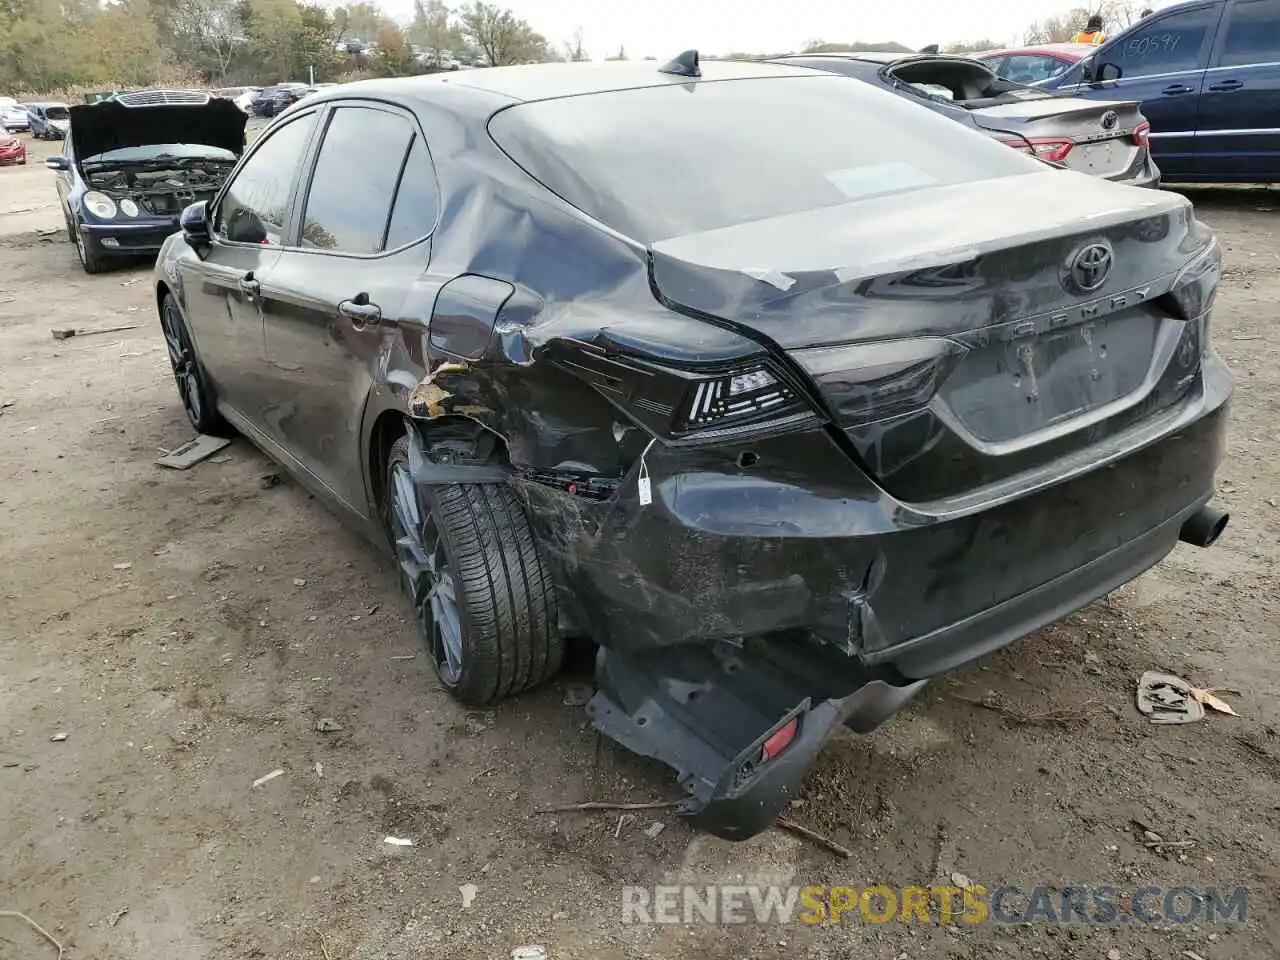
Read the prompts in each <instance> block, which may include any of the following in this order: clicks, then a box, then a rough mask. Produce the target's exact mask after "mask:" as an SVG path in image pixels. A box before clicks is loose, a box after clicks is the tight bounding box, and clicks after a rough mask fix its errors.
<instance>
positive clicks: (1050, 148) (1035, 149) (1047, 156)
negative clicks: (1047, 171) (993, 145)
mask: <svg viewBox="0 0 1280 960" xmlns="http://www.w3.org/2000/svg"><path fill="white" fill-rule="evenodd" d="M1000 142H1001V143H1003V144H1004V145H1005V146H1007V147H1013V149H1015V150H1017V151H1018V152H1019V153H1025V154H1027V155H1028V156H1032V157H1039V158H1040V159H1041V160H1048V161H1049V162H1050V163H1063V162H1064V161H1065V160H1066V159H1067V154H1068V153H1070V152H1071V148H1072V147H1074V146H1075V145H1076V144H1075V141H1074V140H1059V139H1051V138H1044V137H1042V138H1036V137H1013V138H1009V139H1004V138H1001V140H1000Z"/></svg>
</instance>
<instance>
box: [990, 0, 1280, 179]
mask: <svg viewBox="0 0 1280 960" xmlns="http://www.w3.org/2000/svg"><path fill="white" fill-rule="evenodd" d="M1035 55H1036V54H1035V52H1034V49H1032V50H1017V51H1004V52H998V53H993V54H987V55H984V57H983V59H984V61H985V62H987V63H988V64H991V65H992V66H993V67H994V68H995V69H996V70H997V72H999V73H1000V75H1001V76H1008V77H1009V78H1010V79H1018V78H1019V77H1023V78H1026V77H1030V76H1034V75H1039V74H1043V75H1042V76H1039V77H1038V79H1037V80H1036V82H1037V83H1038V84H1039V85H1040V86H1042V87H1043V88H1044V89H1046V90H1053V91H1057V92H1061V93H1066V94H1070V95H1071V96H1075V97H1085V98H1088V99H1093V100H1111V99H1115V98H1122V99H1125V100H1134V101H1137V102H1139V103H1140V104H1141V105H1142V111H1143V113H1144V114H1145V116H1146V118H1147V120H1149V121H1150V122H1151V150H1152V155H1153V156H1154V158H1155V161H1156V162H1157V163H1158V164H1159V165H1160V170H1161V172H1162V174H1163V177H1164V179H1165V181H1166V182H1168V183H1188V182H1209V183H1213V182H1227V183H1237V182H1246V183H1248V182H1263V183H1271V182H1280V0H1190V2H1184V3H1179V4H1176V5H1174V6H1170V7H1166V8H1165V9H1162V10H1158V11H1156V12H1155V13H1153V14H1151V15H1150V16H1148V17H1146V18H1144V19H1142V20H1140V21H1138V22H1137V23H1135V24H1134V25H1133V26H1131V27H1130V28H1129V29H1127V30H1125V31H1123V32H1121V33H1119V34H1117V35H1116V36H1115V37H1113V38H1111V39H1110V40H1109V41H1107V42H1106V43H1104V44H1103V45H1102V46H1101V47H1093V46H1083V45H1077V46H1073V47H1064V46H1057V47H1053V48H1045V49H1044V56H1045V57H1046V59H1049V58H1051V59H1053V60H1054V63H1055V65H1054V66H1051V67H1050V66H1047V65H1046V61H1045V60H1040V61H1031V60H1029V59H1027V58H1028V57H1029V56H1032V57H1033V56H1035ZM1015 62H1016V64H1017V67H1016V69H1017V76H1014V71H1015ZM1001 71H1004V72H1001Z"/></svg>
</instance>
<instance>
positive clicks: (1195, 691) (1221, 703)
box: [1191, 687, 1240, 717]
mask: <svg viewBox="0 0 1280 960" xmlns="http://www.w3.org/2000/svg"><path fill="white" fill-rule="evenodd" d="M1191 693H1192V695H1193V696H1194V697H1195V698H1196V699H1197V700H1199V701H1200V702H1201V703H1203V704H1204V705H1205V706H1206V707H1208V708H1209V709H1211V710H1217V711H1218V712H1219V713H1229V714H1231V716H1233V717H1238V716H1240V714H1238V713H1236V712H1235V711H1234V710H1232V709H1231V704H1229V703H1227V701H1225V700H1219V699H1218V698H1217V697H1215V696H1214V695H1213V694H1212V693H1210V692H1209V691H1208V690H1201V689H1200V688H1199V687H1192V688H1191Z"/></svg>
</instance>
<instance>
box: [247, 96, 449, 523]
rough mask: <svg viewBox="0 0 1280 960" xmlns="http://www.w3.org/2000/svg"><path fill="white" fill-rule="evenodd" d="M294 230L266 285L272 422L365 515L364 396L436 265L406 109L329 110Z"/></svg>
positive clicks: (280, 438)
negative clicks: (409, 300) (410, 298)
mask: <svg viewBox="0 0 1280 960" xmlns="http://www.w3.org/2000/svg"><path fill="white" fill-rule="evenodd" d="M300 192H301V193H302V194H303V196H302V197H301V199H300V215H299V220H298V228H297V231H296V234H295V235H294V237H293V238H292V242H291V243H290V244H289V245H288V247H287V249H286V250H285V251H284V252H283V253H282V254H281V256H280V259H279V261H278V262H277V263H276V266H275V269H274V270H273V271H272V274H271V283H270V288H269V289H267V286H266V285H265V284H264V289H263V311H264V317H265V328H266V341H267V362H268V366H269V368H270V370H271V375H272V377H273V378H274V385H273V391H272V394H273V402H272V405H271V407H270V409H269V410H268V411H267V417H266V420H267V429H268V432H269V434H270V436H271V438H272V439H273V440H275V441H277V442H278V443H279V444H280V445H281V446H282V447H283V448H284V449H285V450H286V451H287V452H288V453H289V454H290V455H291V456H292V457H294V458H295V459H296V460H297V461H298V463H299V464H300V465H301V466H302V468H303V469H304V471H305V472H306V473H307V474H310V475H311V477H313V478H314V479H315V480H316V481H318V483H319V484H320V485H321V486H322V487H323V488H324V490H325V491H326V492H328V493H329V494H331V495H333V496H334V497H335V498H336V499H338V500H339V501H341V502H342V503H344V504H345V505H346V506H348V507H349V508H350V509H351V510H352V512H353V513H355V514H357V515H359V516H362V517H364V516H367V512H368V511H367V509H366V506H367V499H366V496H365V489H364V473H363V470H362V469H361V458H360V437H361V424H362V420H363V417H364V410H365V403H366V400H367V399H368V396H369V392H370V389H371V387H372V385H373V384H374V382H375V377H376V374H377V369H378V365H379V361H380V358H381V357H382V351H383V347H384V345H385V344H386V341H387V340H388V339H390V338H393V337H394V336H395V335H396V330H395V329H394V328H395V327H397V326H398V325H399V324H400V323H401V321H402V319H403V318H402V316H401V308H402V306H403V305H404V303H405V300H406V297H407V295H408V292H409V290H410V288H411V287H413V285H414V284H415V281H417V280H418V279H419V278H420V277H421V276H422V274H423V272H424V271H425V270H426V268H427V265H428V263H429V261H430V253H431V244H430V239H429V237H430V235H431V233H432V231H433V230H434V228H435V224H436V220H437V218H438V214H439V209H440V204H439V193H438V189H437V186H436V178H435V170H434V168H433V166H432V163H431V157H430V154H429V152H428V149H427V144H426V142H425V140H424V138H423V136H422V132H421V130H420V129H419V126H418V124H417V122H416V121H415V119H414V118H413V117H412V115H411V114H409V113H407V112H405V111H402V110H400V109H398V108H396V107H393V106H390V105H387V104H382V103H375V102H372V101H338V102H336V103H335V104H334V106H333V107H332V108H331V109H329V110H328V112H327V116H326V121H325V130H324V134H323V139H322V140H321V142H320V146H319V150H318V152H317V153H316V159H315V164H314V167H313V169H312V171H311V174H310V177H309V181H304V188H303V190H301V191H300Z"/></svg>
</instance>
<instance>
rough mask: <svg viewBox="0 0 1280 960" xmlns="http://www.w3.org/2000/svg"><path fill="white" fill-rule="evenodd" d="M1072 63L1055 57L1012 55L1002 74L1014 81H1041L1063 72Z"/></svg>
mask: <svg viewBox="0 0 1280 960" xmlns="http://www.w3.org/2000/svg"><path fill="white" fill-rule="evenodd" d="M1068 66H1070V64H1067V63H1064V62H1063V61H1061V60H1058V59H1056V58H1055V57H1046V56H1042V55H1035V56H1032V55H1030V54H1020V55H1018V56H1014V57H1010V58H1009V63H1008V66H1007V67H1006V68H1005V70H1004V72H1002V73H1001V74H1000V76H1002V77H1004V78H1005V79H1007V80H1012V81H1013V82H1014V83H1039V82H1040V81H1041V80H1048V79H1050V78H1051V77H1056V76H1057V75H1058V74H1060V73H1063V72H1064V71H1065V70H1066V69H1067V67H1068Z"/></svg>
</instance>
